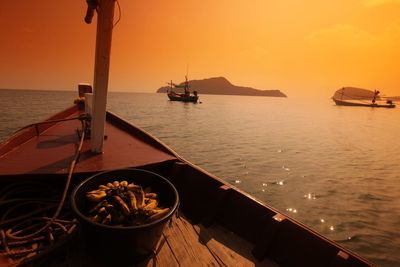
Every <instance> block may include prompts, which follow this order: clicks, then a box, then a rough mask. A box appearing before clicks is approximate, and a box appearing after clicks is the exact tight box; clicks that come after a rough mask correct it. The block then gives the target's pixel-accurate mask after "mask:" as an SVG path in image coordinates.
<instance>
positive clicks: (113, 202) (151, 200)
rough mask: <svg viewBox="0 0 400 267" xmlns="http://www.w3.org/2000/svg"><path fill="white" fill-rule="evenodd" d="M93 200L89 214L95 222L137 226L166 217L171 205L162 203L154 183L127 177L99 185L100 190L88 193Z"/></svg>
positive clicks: (87, 196) (88, 196)
mask: <svg viewBox="0 0 400 267" xmlns="http://www.w3.org/2000/svg"><path fill="white" fill-rule="evenodd" d="M86 198H87V199H88V200H89V202H91V205H90V206H89V209H88V217H89V218H90V220H92V221H93V222H97V223H102V224H106V225H113V226H136V225H141V224H147V223H151V222H153V221H155V220H157V219H160V218H162V217H163V216H164V215H166V214H167V213H168V212H169V210H170V209H169V208H161V207H158V204H159V203H158V195H157V194H156V193H153V192H151V187H147V188H145V189H144V190H143V189H142V187H141V186H140V185H135V184H133V183H130V184H128V182H127V181H122V182H119V181H114V182H113V183H107V184H106V185H99V187H98V189H97V190H93V191H90V192H87V193H86Z"/></svg>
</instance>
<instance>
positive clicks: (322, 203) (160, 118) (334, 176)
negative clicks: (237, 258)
mask: <svg viewBox="0 0 400 267" xmlns="http://www.w3.org/2000/svg"><path fill="white" fill-rule="evenodd" d="M75 96H76V93H75V92H53V91H21V90H18V91H17V90H0V114H1V115H0V116H1V117H0V140H4V139H5V138H6V137H7V136H8V135H10V134H11V133H12V132H13V131H14V130H16V129H18V128H19V127H22V126H24V125H26V124H29V123H33V122H36V121H37V120H40V119H44V118H46V117H47V116H49V115H51V114H52V113H53V112H55V111H59V110H60V109H62V108H65V107H67V106H68V105H70V104H71V103H72V101H73V98H74V97H75ZM200 101H201V103H199V104H193V103H180V102H171V101H168V100H167V97H166V96H165V95H164V94H139V93H115V92H112V93H110V94H109V100H108V106H109V107H108V108H109V110H111V111H113V112H114V113H116V114H118V115H120V116H121V117H123V118H124V119H126V120H128V121H130V122H132V123H133V124H135V125H137V126H139V127H142V128H143V129H145V130H146V131H148V132H149V133H151V134H152V135H154V136H155V137H157V138H158V139H160V140H161V141H163V142H164V143H166V144H167V145H168V146H170V147H171V148H172V149H174V150H175V151H176V152H178V153H179V154H180V155H181V156H183V157H184V158H185V159H187V160H189V161H191V162H193V163H194V164H196V165H198V166H200V167H201V168H203V169H204V170H206V171H208V172H210V173H212V174H214V175H216V176H218V177H220V178H222V179H224V180H226V181H227V182H229V183H231V184H233V185H235V186H236V187H238V188H240V189H242V190H244V191H246V192H248V193H250V194H252V195H254V196H255V197H257V198H258V199H260V200H262V201H264V202H266V203H268V204H269V205H270V206H273V207H274V208H277V209H279V210H280V211H282V212H283V213H285V214H288V215H290V216H291V217H293V218H295V219H297V220H298V221H300V222H302V223H304V224H305V225H307V226H309V227H310V228H312V229H313V230H315V231H317V232H319V233H321V234H323V235H324V236H326V237H328V238H329V239H332V240H335V241H337V242H338V243H339V244H341V245H342V246H344V247H346V248H349V249H350V250H352V251H354V252H356V253H357V254H360V255H361V256H363V257H365V258H367V259H369V260H370V261H372V262H374V263H376V264H378V265H379V266H400V231H399V227H400V164H399V163H400V139H399V134H400V124H399V118H400V106H399V107H397V108H395V109H373V108H366V107H340V106H335V105H334V103H333V102H332V100H330V99H329V98H328V97H327V98H326V99H295V98H269V97H247V96H218V95H201V96H200Z"/></svg>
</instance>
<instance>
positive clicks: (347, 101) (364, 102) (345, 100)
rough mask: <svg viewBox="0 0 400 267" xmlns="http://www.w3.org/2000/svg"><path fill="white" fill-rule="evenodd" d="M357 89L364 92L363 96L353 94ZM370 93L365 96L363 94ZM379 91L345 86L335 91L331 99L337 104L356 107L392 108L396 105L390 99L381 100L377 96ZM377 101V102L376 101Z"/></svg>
mask: <svg viewBox="0 0 400 267" xmlns="http://www.w3.org/2000/svg"><path fill="white" fill-rule="evenodd" d="M352 91H356V92H357V91H358V92H362V93H364V95H363V96H354V92H352ZM368 93H369V94H370V96H367V95H365V94H368ZM379 94H380V92H379V91H378V90H375V91H373V92H372V91H369V90H365V89H359V88H345V87H343V88H342V89H339V90H337V91H336V92H335V94H334V96H333V97H332V100H333V101H334V102H335V104H336V105H338V106H358V107H372V108H394V107H396V105H395V104H393V101H392V100H389V99H388V100H386V102H382V101H381V98H380V96H379ZM377 101H379V102H377Z"/></svg>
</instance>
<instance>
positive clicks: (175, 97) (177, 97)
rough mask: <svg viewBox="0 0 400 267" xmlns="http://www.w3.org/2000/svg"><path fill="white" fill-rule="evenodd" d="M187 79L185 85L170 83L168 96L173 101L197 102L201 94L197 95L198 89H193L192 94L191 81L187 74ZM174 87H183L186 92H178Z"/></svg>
mask: <svg viewBox="0 0 400 267" xmlns="http://www.w3.org/2000/svg"><path fill="white" fill-rule="evenodd" d="M185 78H186V80H185V82H184V84H183V85H177V84H174V83H172V81H171V83H170V89H169V91H168V92H167V95H168V98H169V100H171V101H182V102H193V103H197V101H198V99H199V96H198V95H197V91H193V95H191V93H190V90H189V82H188V79H187V75H186V76H185ZM173 88H183V90H184V93H182V94H181V93H176V92H174V91H173Z"/></svg>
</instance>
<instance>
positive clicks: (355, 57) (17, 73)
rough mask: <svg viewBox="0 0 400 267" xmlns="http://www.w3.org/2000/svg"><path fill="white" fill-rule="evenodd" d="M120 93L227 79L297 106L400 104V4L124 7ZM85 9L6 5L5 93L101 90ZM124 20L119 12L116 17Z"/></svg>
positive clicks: (0, 84) (0, 47)
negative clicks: (373, 93) (346, 99)
mask: <svg viewBox="0 0 400 267" xmlns="http://www.w3.org/2000/svg"><path fill="white" fill-rule="evenodd" d="M119 3H120V6H121V9H122V13H121V14H122V16H121V21H120V22H119V23H118V25H117V26H116V27H115V29H114V33H113V44H112V54H111V70H110V84H109V90H110V91H132V92H155V90H156V89H158V88H159V87H161V86H164V85H165V84H166V82H167V81H170V80H171V79H172V80H173V81H175V82H180V81H182V80H183V79H184V75H185V74H186V66H187V65H188V66H189V79H202V78H209V77H216V76H224V77H226V78H227V79H228V80H230V81H231V82H232V83H233V84H235V85H241V86H250V87H254V88H258V89H279V90H281V91H282V92H284V93H286V94H287V95H288V96H295V95H303V94H306V95H309V94H312V93H313V94H315V93H316V94H318V95H321V96H326V97H330V96H332V95H333V92H334V91H335V90H337V89H339V88H340V87H343V86H354V87H361V88H366V89H379V90H380V91H381V92H382V93H383V94H386V95H400V75H399V73H398V72H399V64H400V16H399V14H400V0H352V1H348V0H324V1H321V0H304V1H295V0H291V1H277V0H250V1H249V0H217V1H216V0H202V1H198V0H169V1H166V0H158V1H149V0H141V1H139V0H119ZM85 12H86V1H85V0H68V1H54V0H38V1H32V0H18V1H3V2H2V4H1V6H0V32H1V35H2V36H1V42H0V60H1V64H0V75H1V79H0V88H16V89H24V88H26V89H46V90H50V89H56V90H76V87H77V84H78V83H79V82H90V83H92V80H93V68H94V67H93V64H94V48H95V33H96V20H94V22H93V23H92V24H91V25H87V24H85V23H84V21H83V17H84V15H85ZM116 17H118V9H116Z"/></svg>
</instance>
